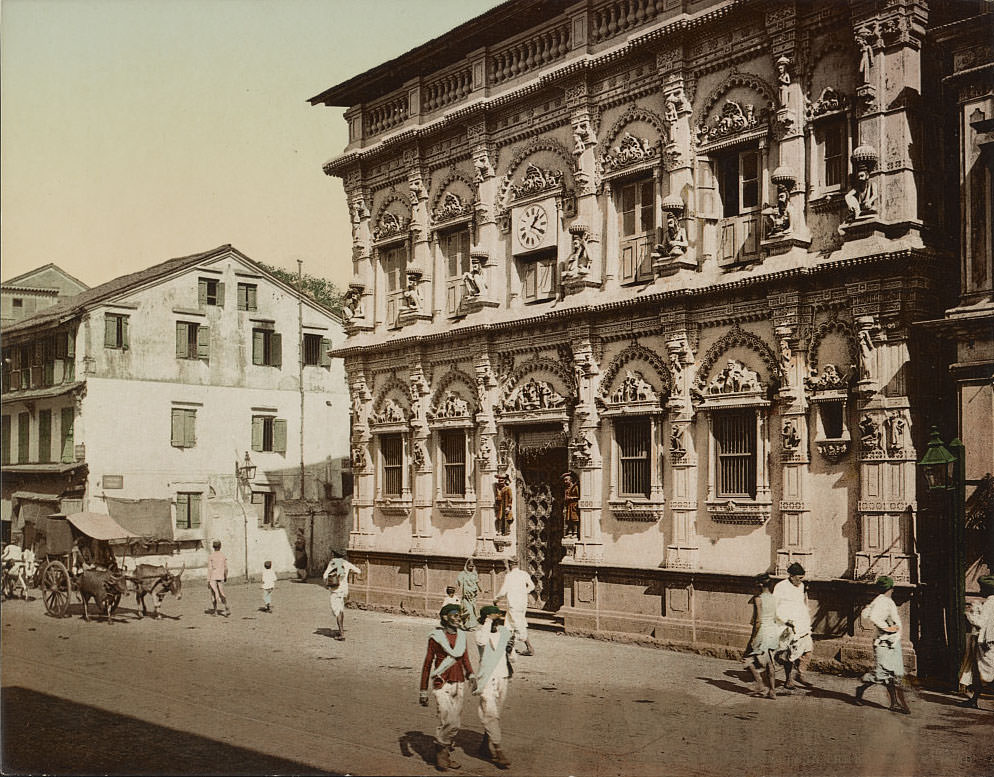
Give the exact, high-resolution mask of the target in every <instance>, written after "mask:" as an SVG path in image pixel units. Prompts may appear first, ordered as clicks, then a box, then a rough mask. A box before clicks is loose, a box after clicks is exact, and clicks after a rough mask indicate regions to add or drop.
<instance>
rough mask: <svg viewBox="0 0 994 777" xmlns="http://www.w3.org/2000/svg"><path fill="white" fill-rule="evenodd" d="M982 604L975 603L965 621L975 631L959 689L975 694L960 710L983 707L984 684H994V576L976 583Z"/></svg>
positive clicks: (969, 609) (964, 702)
mask: <svg viewBox="0 0 994 777" xmlns="http://www.w3.org/2000/svg"><path fill="white" fill-rule="evenodd" d="M977 582H978V583H979V584H980V594H981V595H982V596H983V597H985V598H984V601H983V602H976V601H975V602H973V603H971V605H970V606H969V607H968V608H967V610H966V619H967V620H968V621H970V627H971V629H972V631H973V634H972V635H971V636H972V639H971V641H970V644H969V647H968V649H967V654H966V657H965V658H964V661H963V664H964V667H963V671H962V673H961V674H960V678H959V682H960V685H965V686H967V687H968V688H972V690H973V694H972V695H971V696H970V698H969V699H967V700H966V701H961V702H959V706H960V707H973V708H974V709H978V708H979V707H980V692H981V690H983V687H984V684H985V683H994V575H985V576H984V577H982V578H980V580H978V581H977Z"/></svg>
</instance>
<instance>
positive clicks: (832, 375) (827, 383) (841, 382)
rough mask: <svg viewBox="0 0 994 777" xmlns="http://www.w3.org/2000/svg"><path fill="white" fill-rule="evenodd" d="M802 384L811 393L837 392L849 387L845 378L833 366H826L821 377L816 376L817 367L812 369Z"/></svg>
mask: <svg viewBox="0 0 994 777" xmlns="http://www.w3.org/2000/svg"><path fill="white" fill-rule="evenodd" d="M804 382H805V384H807V387H808V388H809V389H811V390H812V391H831V390H836V391H837V390H840V389H845V388H847V387H848V385H849V381H848V379H847V378H846V376H845V375H843V374H842V372H841V371H840V370H839V368H838V367H836V366H835V365H834V364H826V365H825V367H824V368H823V369H822V372H821V375H819V374H818V368H817V367H812V368H811V376H810V377H809V378H808V379H807V380H806V381H804Z"/></svg>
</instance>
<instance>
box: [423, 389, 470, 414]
mask: <svg viewBox="0 0 994 777" xmlns="http://www.w3.org/2000/svg"><path fill="white" fill-rule="evenodd" d="M467 416H469V402H467V401H466V400H465V399H463V398H462V397H460V396H459V395H458V394H456V393H455V392H454V391H446V392H445V395H444V396H443V397H442V401H441V402H439V403H438V406H437V407H435V408H434V410H433V411H432V417H433V418H466V417H467Z"/></svg>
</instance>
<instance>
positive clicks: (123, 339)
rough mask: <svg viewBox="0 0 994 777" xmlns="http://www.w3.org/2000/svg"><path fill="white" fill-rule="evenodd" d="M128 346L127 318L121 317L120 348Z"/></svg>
mask: <svg viewBox="0 0 994 777" xmlns="http://www.w3.org/2000/svg"><path fill="white" fill-rule="evenodd" d="M129 345H130V343H129V342H128V317H127V316H121V347H123V348H127V347H128V346H129Z"/></svg>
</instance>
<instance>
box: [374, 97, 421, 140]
mask: <svg viewBox="0 0 994 777" xmlns="http://www.w3.org/2000/svg"><path fill="white" fill-rule="evenodd" d="M409 112H410V108H409V104H408V100H407V94H402V95H400V96H398V97H394V98H393V99H391V100H388V101H386V102H383V103H380V104H379V105H375V106H373V107H372V108H370V109H369V110H368V111H367V112H366V135H367V137H372V136H373V135H379V134H380V133H381V132H386V131H387V130H390V129H393V128H394V127H396V126H398V125H400V124H403V123H404V121H406V120H407V117H408V114H409Z"/></svg>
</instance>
